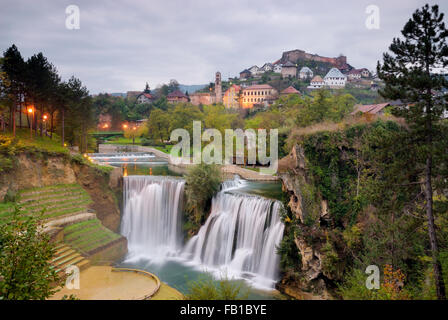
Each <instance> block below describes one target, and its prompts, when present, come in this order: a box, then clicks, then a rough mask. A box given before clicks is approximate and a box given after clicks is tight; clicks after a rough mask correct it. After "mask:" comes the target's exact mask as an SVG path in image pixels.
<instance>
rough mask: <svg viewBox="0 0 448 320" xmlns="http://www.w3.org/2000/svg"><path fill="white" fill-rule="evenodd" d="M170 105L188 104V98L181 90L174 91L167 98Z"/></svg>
mask: <svg viewBox="0 0 448 320" xmlns="http://www.w3.org/2000/svg"><path fill="white" fill-rule="evenodd" d="M166 99H167V100H168V102H169V103H178V102H188V100H189V99H188V96H187V95H186V94H185V93H183V92H182V91H180V90H176V91H173V92H171V93H169V94H168V95H167V96H166Z"/></svg>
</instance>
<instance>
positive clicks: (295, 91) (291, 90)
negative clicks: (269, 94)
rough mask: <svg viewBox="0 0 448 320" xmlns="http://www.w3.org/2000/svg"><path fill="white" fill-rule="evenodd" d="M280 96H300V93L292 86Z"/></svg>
mask: <svg viewBox="0 0 448 320" xmlns="http://www.w3.org/2000/svg"><path fill="white" fill-rule="evenodd" d="M281 93H282V94H300V92H299V91H298V90H297V89H296V88H294V87H293V86H289V87H288V88H286V89H285V90H283V91H282V92H281Z"/></svg>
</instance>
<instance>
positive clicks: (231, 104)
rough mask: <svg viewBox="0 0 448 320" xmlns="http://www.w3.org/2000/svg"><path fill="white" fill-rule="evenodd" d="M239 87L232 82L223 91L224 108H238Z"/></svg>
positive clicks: (239, 104)
mask: <svg viewBox="0 0 448 320" xmlns="http://www.w3.org/2000/svg"><path fill="white" fill-rule="evenodd" d="M240 90H241V87H240V86H237V85H236V84H232V85H231V86H230V87H229V89H227V90H226V92H224V97H223V102H224V105H225V106H226V108H235V109H236V108H239V107H240V106H241V98H240V96H239V94H240Z"/></svg>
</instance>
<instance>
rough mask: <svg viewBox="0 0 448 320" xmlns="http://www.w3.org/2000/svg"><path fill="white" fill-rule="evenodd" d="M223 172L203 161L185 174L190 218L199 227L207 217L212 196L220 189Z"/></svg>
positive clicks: (195, 226) (195, 227)
mask: <svg viewBox="0 0 448 320" xmlns="http://www.w3.org/2000/svg"><path fill="white" fill-rule="evenodd" d="M220 185H221V172H220V169H219V167H217V166H216V165H214V164H205V163H201V164H198V165H196V166H194V167H193V168H191V169H189V171H188V173H187V175H186V176H185V196H186V199H187V205H186V210H187V212H188V214H189V215H188V220H189V221H190V222H191V223H192V224H193V225H194V228H193V229H198V228H199V227H200V226H201V223H203V222H204V221H205V219H206V211H207V210H208V209H209V208H210V202H211V199H212V197H213V196H214V195H215V194H216V192H218V191H219V188H220Z"/></svg>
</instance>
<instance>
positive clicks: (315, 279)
mask: <svg viewBox="0 0 448 320" xmlns="http://www.w3.org/2000/svg"><path fill="white" fill-rule="evenodd" d="M307 171H308V170H307V162H306V158H305V153H304V150H303V148H302V147H301V146H299V145H295V146H294V147H293V148H292V150H291V152H290V153H289V155H288V156H286V157H285V158H283V159H281V160H280V161H279V174H278V175H279V176H280V178H281V180H282V187H283V191H285V192H287V193H288V194H289V203H288V205H289V207H290V209H291V212H292V213H293V214H294V215H295V216H296V218H297V219H298V220H299V221H300V225H299V228H302V232H301V233H300V235H298V236H295V238H294V243H295V245H296V247H297V249H298V251H299V252H300V255H301V263H302V273H303V276H304V279H303V281H292V282H293V283H294V284H293V286H296V287H298V288H299V289H304V290H309V291H312V292H313V293H315V294H319V295H322V294H323V293H325V294H327V290H326V285H325V281H324V280H323V278H324V277H325V276H324V272H323V270H322V267H323V259H324V255H323V254H322V253H321V252H320V248H321V247H322V242H323V241H325V240H324V239H322V233H321V232H318V231H316V230H318V227H317V228H316V227H315V228H313V227H308V226H306V225H307V222H309V221H310V218H311V221H314V223H315V225H319V223H320V221H322V220H328V219H330V217H329V210H328V204H327V201H326V200H324V199H322V198H321V196H320V195H319V194H318V193H316V194H314V195H313V197H311V198H310V196H309V195H306V193H305V191H306V189H307V188H308V190H309V189H310V188H309V187H310V186H312V181H310V179H309V177H308V174H307ZM307 197H308V198H307ZM311 200H312V201H311ZM305 202H307V205H305ZM310 202H312V203H310ZM313 230H314V231H313ZM305 235H307V237H305ZM305 238H308V239H310V238H312V239H313V244H309V243H307V241H305ZM284 282H288V281H284ZM286 287H287V285H284V288H286ZM285 290H286V289H285ZM288 290H292V289H291V288H289V289H288ZM285 292H286V291H285Z"/></svg>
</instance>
